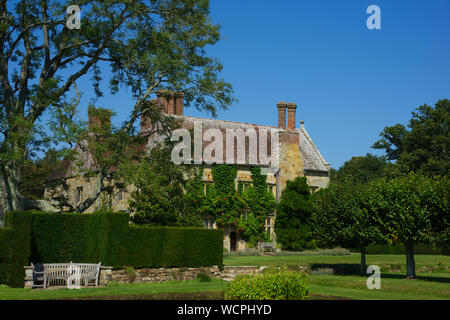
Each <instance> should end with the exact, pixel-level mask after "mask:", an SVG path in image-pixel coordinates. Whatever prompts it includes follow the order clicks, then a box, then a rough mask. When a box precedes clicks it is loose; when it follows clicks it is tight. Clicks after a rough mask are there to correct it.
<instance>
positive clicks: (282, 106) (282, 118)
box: [277, 101, 286, 129]
mask: <svg viewBox="0 0 450 320" xmlns="http://www.w3.org/2000/svg"><path fill="white" fill-rule="evenodd" d="M277 108H278V128H280V129H286V102H284V101H280V102H278V103H277Z"/></svg>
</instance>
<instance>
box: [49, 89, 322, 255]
mask: <svg viewBox="0 0 450 320" xmlns="http://www.w3.org/2000/svg"><path fill="white" fill-rule="evenodd" d="M156 102H157V103H159V104H160V105H161V106H162V110H163V112H165V113H167V114H169V115H171V116H172V117H174V118H176V119H178V120H180V122H181V125H182V128H185V129H193V128H194V127H195V123H197V122H201V123H202V129H201V130H202V131H201V134H202V136H203V133H204V132H205V131H206V130H208V129H216V130H217V131H220V132H222V133H223V136H224V137H225V132H226V130H227V129H233V130H242V131H244V132H247V131H246V130H248V129H253V130H255V131H256V132H258V138H259V137H261V134H264V132H271V130H277V132H278V133H279V144H278V145H275V143H274V142H272V140H271V139H272V138H271V135H270V134H268V136H267V138H268V146H266V147H267V152H268V153H269V154H270V152H271V151H272V150H273V151H276V152H278V153H276V154H277V155H278V159H279V168H278V173H277V172H275V173H269V174H267V179H266V182H267V185H268V190H269V191H271V192H273V194H274V196H275V198H276V199H277V200H278V199H279V198H280V197H281V192H282V190H283V189H284V187H285V186H286V182H287V181H288V180H293V179H295V178H296V177H302V176H305V177H306V179H307V181H308V183H309V185H310V186H311V188H312V189H313V191H315V190H317V189H320V188H325V187H327V186H328V183H329V179H330V178H329V171H330V164H329V163H327V162H326V161H325V160H324V158H323V157H322V155H321V154H320V152H319V150H318V148H317V147H316V145H315V144H314V142H313V141H312V139H311V138H310V136H309V134H308V133H307V131H306V129H305V127H304V123H303V121H301V126H300V128H296V122H295V113H296V109H297V105H296V104H295V103H285V102H279V103H277V110H278V126H277V127H271V126H262V125H254V124H248V123H241V122H231V121H223V120H215V119H202V118H196V117H189V116H185V115H183V95H180V94H176V95H173V96H171V95H170V93H169V94H168V93H164V94H161V95H158V98H157V100H156ZM286 110H287V116H288V119H287V124H288V125H287V126H286ZM153 128H154V127H153V125H152V123H151V121H150V119H149V118H146V117H142V119H141V128H140V135H142V136H143V137H146V139H147V137H148V143H147V146H146V147H147V149H148V148H151V147H152V146H153V145H154V144H155V142H157V141H160V137H158V136H156V135H155V134H150V132H152V131H153ZM261 132H263V133H261ZM245 139H250V137H248V138H244V141H247V140H245ZM236 141H238V140H237V138H236ZM202 143H203V145H202V150H204V149H205V148H206V147H207V146H208V142H205V141H202ZM235 145H237V143H236V144H235V143H234V138H233V144H232V146H233V148H234V149H233V150H232V152H233V153H234V158H235V159H239V157H238V156H239V153H238V148H237V147H235ZM249 145H250V143H248V144H247V142H245V150H244V151H243V152H244V154H243V155H242V154H241V156H242V158H241V159H244V162H243V163H238V173H237V178H236V186H237V185H238V183H239V182H241V183H243V185H244V187H245V186H246V185H250V184H251V183H252V177H251V172H250V169H251V167H252V166H253V165H258V164H253V163H252V162H251V161H250V154H251V152H250V146H249ZM226 147H227V146H225V143H224V150H225V149H226ZM77 148H78V150H79V151H80V157H81V159H82V162H83V164H84V165H83V167H84V168H85V169H86V168H89V167H92V166H93V165H94V164H93V157H92V155H90V154H89V152H83V151H82V149H81V148H80V147H77ZM274 148H276V149H274ZM83 149H86V148H83ZM224 154H225V152H224ZM258 159H259V156H258ZM223 162H224V163H226V158H225V155H224V159H223ZM60 178H63V179H65V180H66V183H67V185H68V187H69V188H68V190H67V191H64V192H66V196H67V197H68V198H69V200H70V202H71V204H72V205H76V204H77V203H79V202H80V201H83V200H84V199H85V198H86V197H87V196H88V195H89V194H92V193H93V192H95V188H96V181H95V178H90V179H85V178H84V177H82V176H81V175H80V174H77V168H76V166H75V164H74V163H69V164H67V166H66V168H65V171H64V172H63V173H62V175H61V176H60ZM203 181H204V188H205V192H206V188H207V185H208V184H209V183H213V182H214V181H213V178H212V172H211V167H208V166H207V165H206V166H205V169H204V173H203ZM132 190H133V186H130V187H128V189H127V190H122V191H120V190H117V191H116V193H115V194H114V196H106V195H101V196H100V197H99V199H97V201H96V202H95V203H94V204H92V205H91V206H90V207H89V208H88V209H87V210H86V212H93V211H95V210H97V209H99V208H100V207H102V206H107V207H110V208H112V209H113V210H114V211H127V210H128V199H129V196H130V193H131V192H132ZM47 196H48V197H50V194H49V193H47ZM275 220H276V213H275V212H274V213H273V215H272V216H270V217H269V218H268V219H267V220H266V231H267V232H269V233H270V234H271V236H272V239H274V241H276V235H275V233H274V223H275ZM204 224H205V227H206V228H216V224H215V221H213V220H212V221H211V219H207V218H206V219H205V220H204ZM224 247H225V248H226V249H227V250H231V251H233V250H238V251H239V250H242V249H245V248H246V243H245V241H242V239H241V238H240V235H239V233H238V232H237V231H236V230H224Z"/></svg>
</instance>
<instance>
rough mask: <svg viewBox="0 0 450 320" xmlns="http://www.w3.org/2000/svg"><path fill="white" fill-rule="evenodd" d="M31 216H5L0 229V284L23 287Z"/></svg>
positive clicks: (25, 214) (9, 213)
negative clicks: (3, 223)
mask: <svg viewBox="0 0 450 320" xmlns="http://www.w3.org/2000/svg"><path fill="white" fill-rule="evenodd" d="M31 219H32V214H31V213H30V212H18V213H16V214H12V213H11V212H7V213H6V215H5V227H4V228H1V229H0V284H6V285H8V286H10V287H23V283H24V277H25V270H24V268H23V267H24V266H25V265H27V264H28V259H29V256H30V230H31V227H30V226H31Z"/></svg>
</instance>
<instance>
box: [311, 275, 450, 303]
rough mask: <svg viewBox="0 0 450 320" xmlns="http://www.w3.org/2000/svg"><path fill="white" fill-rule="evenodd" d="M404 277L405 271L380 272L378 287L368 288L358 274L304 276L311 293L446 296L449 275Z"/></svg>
mask: <svg viewBox="0 0 450 320" xmlns="http://www.w3.org/2000/svg"><path fill="white" fill-rule="evenodd" d="M417 276H418V278H417V279H415V280H406V279H405V273H394V272H392V273H383V274H382V275H381V288H380V289H379V290H377V289H372V290H369V289H368V288H367V285H366V281H367V278H366V277H361V276H334V275H317V276H310V277H308V282H309V284H310V292H311V293H312V294H313V295H327V296H336V297H346V298H350V299H378V300H386V299H387V300H417V299H420V300H427V299H433V300H441V299H446V300H449V299H450V286H449V284H450V274H448V273H432V274H428V273H427V274H423V273H419V274H417Z"/></svg>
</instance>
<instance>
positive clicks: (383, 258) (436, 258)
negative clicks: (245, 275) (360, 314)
mask: <svg viewBox="0 0 450 320" xmlns="http://www.w3.org/2000/svg"><path fill="white" fill-rule="evenodd" d="M366 258H367V260H366V263H367V265H371V264H375V265H379V266H382V265H405V264H406V261H405V259H406V258H405V256H404V255H401V254H399V255H389V254H374V255H367V256H366ZM360 259H361V256H360V254H359V253H353V254H350V255H345V256H232V257H225V258H224V259H223V262H224V264H225V265H227V266H283V265H287V266H297V265H305V266H307V265H310V264H312V263H323V264H359V263H360ZM414 259H415V261H416V268H417V267H421V266H435V265H439V264H440V265H444V266H450V256H440V255H419V254H418V255H415V256H414Z"/></svg>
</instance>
